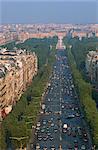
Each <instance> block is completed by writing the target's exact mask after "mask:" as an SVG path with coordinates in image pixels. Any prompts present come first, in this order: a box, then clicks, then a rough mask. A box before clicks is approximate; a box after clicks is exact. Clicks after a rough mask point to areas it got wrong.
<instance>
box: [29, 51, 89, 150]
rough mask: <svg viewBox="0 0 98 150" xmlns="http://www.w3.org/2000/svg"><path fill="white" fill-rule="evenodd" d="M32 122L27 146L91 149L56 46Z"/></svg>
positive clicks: (63, 57)
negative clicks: (31, 137)
mask: <svg viewBox="0 0 98 150" xmlns="http://www.w3.org/2000/svg"><path fill="white" fill-rule="evenodd" d="M44 104H45V105H43V108H42V110H41V112H40V119H39V121H38V123H37V125H36V130H35V133H34V142H33V144H32V145H31V150H32V149H33V150H70V149H72V150H91V149H92V142H91V137H90V134H89V131H88V127H87V124H86V122H85V120H84V115H83V112H82V110H81V106H80V103H79V99H78V96H77V93H76V91H75V86H74V83H73V77H72V73H71V69H70V66H69V64H68V59H67V56H66V50H63V49H61V50H60V49H58V50H57V52H56V62H55V64H54V66H53V72H52V75H51V77H50V81H49V84H48V88H47V91H46V93H45V97H44Z"/></svg>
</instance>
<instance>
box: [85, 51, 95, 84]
mask: <svg viewBox="0 0 98 150" xmlns="http://www.w3.org/2000/svg"><path fill="white" fill-rule="evenodd" d="M86 71H87V73H88V76H89V77H90V79H91V81H92V83H95V84H98V50H96V51H89V53H88V54H87V58H86Z"/></svg>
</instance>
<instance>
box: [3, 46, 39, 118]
mask: <svg viewBox="0 0 98 150" xmlns="http://www.w3.org/2000/svg"><path fill="white" fill-rule="evenodd" d="M36 74H37V56H36V55H35V53H31V52H27V51H26V50H21V49H18V50H17V49H14V50H6V49H1V50H0V114H1V117H2V115H5V113H4V112H5V109H6V108H8V106H13V105H14V104H16V102H17V101H18V100H19V98H20V97H21V95H22V93H23V92H24V91H25V90H26V88H27V86H28V85H29V84H30V83H31V82H32V78H33V77H34V76H35V75H36ZM7 112H8V111H7ZM3 117H4V116H3Z"/></svg>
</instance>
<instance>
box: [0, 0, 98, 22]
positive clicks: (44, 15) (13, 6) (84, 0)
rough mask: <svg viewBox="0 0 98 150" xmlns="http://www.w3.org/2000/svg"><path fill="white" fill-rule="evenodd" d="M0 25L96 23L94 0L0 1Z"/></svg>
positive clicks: (97, 10) (97, 15)
mask: <svg viewBox="0 0 98 150" xmlns="http://www.w3.org/2000/svg"><path fill="white" fill-rule="evenodd" d="M0 7H1V12H0V13H1V14H0V24H5V23H7V24H8V23H10V24H11V23H15V24H16V23H43V24H44V23H72V24H88V23H98V2H97V1H96V0H79V1H77V0H76V1H74V0H69V1H67V0H63V1H62V0H61V1H59V0H53V1H51V0H50V1H49V0H43V1H42V0H37V1H36V2H35V1H34V0H31V1H27V0H24V1H23V0H21V1H19V0H15V1H12V0H11V1H9V0H0Z"/></svg>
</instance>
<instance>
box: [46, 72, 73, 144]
mask: <svg viewBox="0 0 98 150" xmlns="http://www.w3.org/2000/svg"><path fill="white" fill-rule="evenodd" d="M59 75H60V74H58V76H59ZM57 81H59V79H58V80H57ZM53 82H54V80H53ZM58 83H59V82H58ZM69 87H70V85H69ZM69 87H68V88H69ZM57 89H60V87H59V88H57ZM54 92H55V91H51V96H53V95H54ZM58 97H59V95H58ZM66 98H67V99H68V97H65V100H66ZM48 105H49V104H48ZM56 109H58V108H56ZM53 115H54V114H53ZM65 121H66V120H65ZM74 122H75V121H74ZM51 134H53V133H51ZM54 135H55V134H54ZM55 136H56V135H55ZM58 136H59V135H58ZM67 139H68V137H67ZM56 140H57V139H56ZM68 141H69V140H68ZM72 141H73V140H72ZM62 142H65V140H62Z"/></svg>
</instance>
